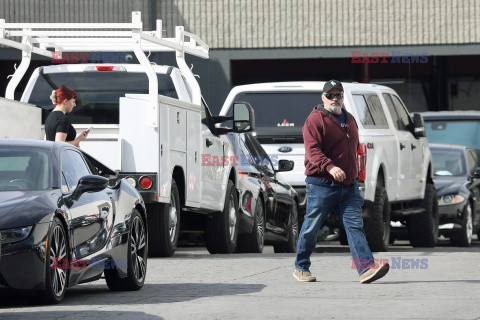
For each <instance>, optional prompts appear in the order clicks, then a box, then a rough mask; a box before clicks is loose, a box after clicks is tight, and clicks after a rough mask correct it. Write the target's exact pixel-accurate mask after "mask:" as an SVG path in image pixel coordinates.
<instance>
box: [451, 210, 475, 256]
mask: <svg viewBox="0 0 480 320" xmlns="http://www.w3.org/2000/svg"><path fill="white" fill-rule="evenodd" d="M472 214H473V210H472V204H471V202H470V201H469V202H468V203H467V205H466V206H465V208H464V209H463V219H462V229H461V230H458V232H454V233H453V234H452V237H451V238H450V243H451V244H452V245H454V246H458V247H469V246H470V244H471V243H472V236H473V217H472Z"/></svg>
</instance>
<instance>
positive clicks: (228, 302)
mask: <svg viewBox="0 0 480 320" xmlns="http://www.w3.org/2000/svg"><path fill="white" fill-rule="evenodd" d="M397 243H398V244H397ZM397 243H396V244H395V245H394V246H393V247H392V248H391V250H390V251H389V252H382V253H377V254H374V255H375V257H376V258H379V259H388V260H389V261H390V265H391V270H390V272H389V273H388V275H387V276H386V277H385V278H383V279H380V280H378V281H377V282H374V283H371V284H360V282H359V281H358V274H357V272H356V270H354V269H352V260H351V257H350V253H349V251H348V247H344V246H340V245H339V244H338V242H322V243H319V245H318V246H317V248H316V251H315V253H314V254H313V255H312V267H311V271H312V273H313V274H314V275H315V276H316V277H317V280H318V281H317V282H315V283H299V282H297V281H296V280H295V279H294V278H293V277H292V272H293V270H294V265H293V263H294V257H295V256H294V254H275V253H273V248H272V247H269V246H267V247H266V248H265V250H264V253H263V254H232V255H210V254H209V253H208V252H207V251H206V249H205V248H203V247H183V248H179V249H178V251H177V253H175V255H174V257H172V258H155V259H153V258H151V259H149V260H148V273H147V279H146V283H145V286H144V288H143V289H142V290H140V291H137V292H110V291H109V290H108V288H107V286H106V284H105V281H104V280H103V279H101V280H98V281H95V282H92V283H88V284H82V285H79V286H77V287H74V288H72V289H68V290H67V293H66V296H65V299H64V301H63V302H62V303H61V304H60V305H55V306H43V305H39V304H37V302H36V301H35V300H34V298H33V297H28V296H24V295H19V294H18V293H12V292H10V291H6V290H3V289H2V290H0V319H2V320H3V319H49V320H51V319H229V320H230V319H477V320H478V319H480V241H478V240H474V243H473V245H472V247H470V248H457V247H450V246H449V245H448V244H447V243H445V242H443V243H441V244H440V245H439V246H438V247H437V248H434V249H419V248H412V247H410V246H408V245H407V242H397Z"/></svg>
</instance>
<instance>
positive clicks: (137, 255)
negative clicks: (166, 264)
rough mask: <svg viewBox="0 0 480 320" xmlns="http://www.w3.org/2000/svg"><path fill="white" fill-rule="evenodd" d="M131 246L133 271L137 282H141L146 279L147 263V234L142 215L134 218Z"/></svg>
mask: <svg viewBox="0 0 480 320" xmlns="http://www.w3.org/2000/svg"><path fill="white" fill-rule="evenodd" d="M130 238H131V240H130V241H131V247H130V257H131V261H132V267H133V272H134V274H135V278H136V279H137V282H139V283H141V282H143V281H144V279H145V274H146V270H147V263H146V261H145V257H146V254H145V250H146V235H145V228H144V226H143V221H142V219H141V218H140V216H138V215H137V216H135V218H134V219H133V226H132V232H131V234H130Z"/></svg>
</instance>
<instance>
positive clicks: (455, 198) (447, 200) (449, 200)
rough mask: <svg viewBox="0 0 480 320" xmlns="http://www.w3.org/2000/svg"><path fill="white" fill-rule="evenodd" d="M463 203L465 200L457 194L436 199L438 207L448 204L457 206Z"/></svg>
mask: <svg viewBox="0 0 480 320" xmlns="http://www.w3.org/2000/svg"><path fill="white" fill-rule="evenodd" d="M463 201H465V198H464V197H462V196H461V195H458V194H446V195H444V196H442V197H440V198H438V205H440V206H446V205H449V204H457V203H461V202H463Z"/></svg>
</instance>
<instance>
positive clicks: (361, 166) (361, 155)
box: [357, 143, 367, 181]
mask: <svg viewBox="0 0 480 320" xmlns="http://www.w3.org/2000/svg"><path fill="white" fill-rule="evenodd" d="M357 158H358V180H359V181H365V178H366V176H367V145H366V144H363V143H361V144H360V146H359V147H358V152H357Z"/></svg>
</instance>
